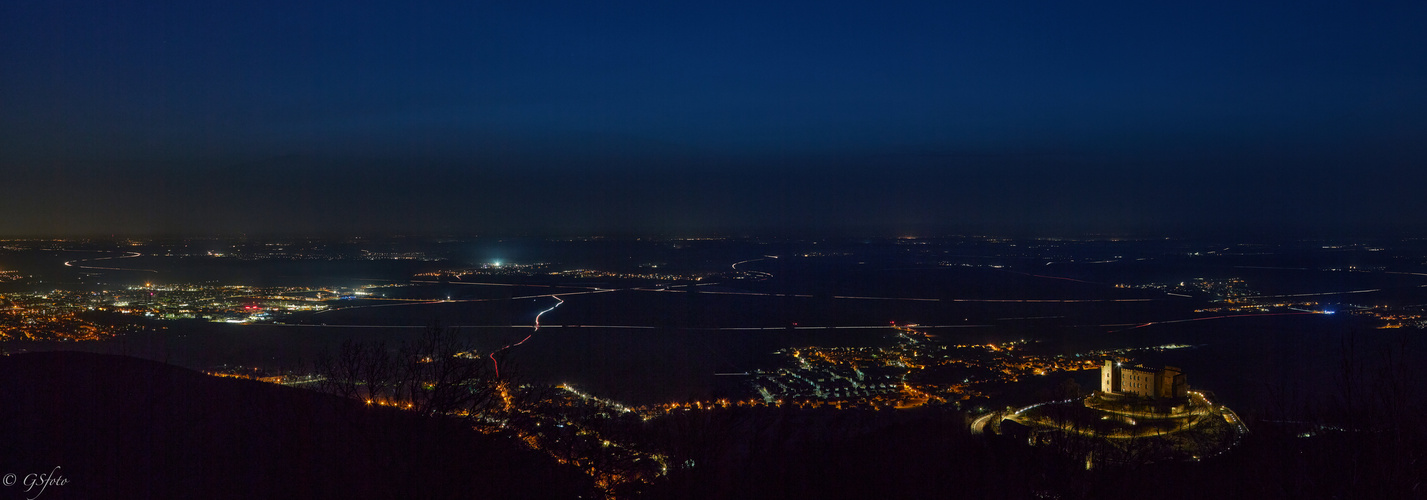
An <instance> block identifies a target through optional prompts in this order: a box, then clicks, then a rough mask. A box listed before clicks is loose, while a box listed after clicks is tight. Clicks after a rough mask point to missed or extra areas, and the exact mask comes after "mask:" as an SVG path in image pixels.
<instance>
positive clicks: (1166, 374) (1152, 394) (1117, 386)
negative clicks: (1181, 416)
mask: <svg viewBox="0 0 1427 500" xmlns="http://www.w3.org/2000/svg"><path fill="white" fill-rule="evenodd" d="M1100 392H1103V393H1106V394H1132V395H1136V396H1141V397H1146V398H1152V399H1169V398H1182V397H1185V396H1186V395H1187V394H1188V392H1189V384H1188V383H1186V382H1185V381H1184V373H1183V372H1181V371H1179V368H1176V367H1173V366H1166V367H1164V368H1149V367H1145V366H1143V365H1135V366H1124V364H1123V363H1120V362H1117V361H1106V362H1105V365H1104V366H1101V367H1100Z"/></svg>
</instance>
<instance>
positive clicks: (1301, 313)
mask: <svg viewBox="0 0 1427 500" xmlns="http://www.w3.org/2000/svg"><path fill="white" fill-rule="evenodd" d="M1304 314H1321V313H1316V312H1291V313H1263V314H1227V315H1223V316H1211V317H1208V318H1189V319H1171V320H1166V321H1151V322H1149V323H1140V324H1138V325H1135V326H1132V327H1129V328H1123V329H1120V330H1115V331H1112V332H1110V333H1119V332H1124V331H1129V330H1134V329H1137V328H1144V327H1146V326H1153V325H1166V324H1170V323H1188V322H1191V321H1209V320H1215V319H1230V318H1255V317H1267V316H1300V315H1304ZM1100 326H1125V325H1100Z"/></svg>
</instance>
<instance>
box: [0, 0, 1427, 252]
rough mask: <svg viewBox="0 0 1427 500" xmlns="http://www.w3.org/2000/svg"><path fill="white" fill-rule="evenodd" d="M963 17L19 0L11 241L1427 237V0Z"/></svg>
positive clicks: (1047, 6)
mask: <svg viewBox="0 0 1427 500" xmlns="http://www.w3.org/2000/svg"><path fill="white" fill-rule="evenodd" d="M294 3H301V4H303V5H293V4H294ZM956 3H957V2H838V1H820V2H772V3H770V2H743V1H721V2H708V3H702V4H696V5H688V4H686V3H682V2H642V1H621V2H589V1H586V2H553V1H521V2H479V1H475V2H404V3H401V4H397V3H395V2H392V3H391V4H390V5H370V4H365V3H362V2H322V1H314V2H277V1H244V2H236V1H221V2H220V1H213V2H124V1H115V2H88V1H85V2H77V1H64V0H45V1H28V0H11V1H8V2H5V3H4V4H3V5H0V175H3V177H4V179H5V180H6V181H5V182H4V183H3V185H0V214H3V217H0V235H3V234H41V233H50V234H58V233H101V234H103V233H213V232H220V233H232V232H293V231H324V232H386V231H455V232H472V233H479V234H490V233H508V232H516V233H532V234H545V233H565V232H574V233H592V232H611V231H613V232H625V233H644V232H661V233H669V234H690V235H692V234H707V233H716V232H721V233H742V232H782V233H787V232H806V231H843V232H847V231H851V232H862V233H877V234H892V233H907V232H913V233H934V232H943V231H973V230H974V231H990V232H1012V233H1039V234H1048V233H1058V234H1067V233H1077V232H1085V231H1091V232H1141V233H1145V232H1170V233H1173V232H1205V231H1263V230H1275V231H1282V232H1287V233H1295V234H1296V233H1302V234H1304V235H1317V234H1318V233H1324V234H1326V233H1343V232H1346V233H1355V232H1382V231H1396V232H1399V233H1404V234H1412V232H1413V231H1418V230H1421V229H1425V228H1427V202H1424V201H1423V199H1424V197H1423V194H1422V193H1423V188H1424V187H1427V173H1424V172H1423V170H1424V169H1423V167H1427V29H1424V26H1427V4H1424V3H1423V2H1397V3H1386V2H1382V3H1377V2H1367V3H1361V2H1360V3H1349V2H1302V1H1299V2H1249V3H1248V4H1247V5H1246V4H1245V2H1215V1H1208V2H1195V3H1192V4H1185V5H1182V6H1160V5H1146V4H1147V2H1096V3H1093V5H1092V4H1086V5H1081V4H1069V3H1066V2H1015V1H1010V2H992V3H988V4H989V5H984V6H969V5H953V4H956ZM1148 3H1153V2H1148Z"/></svg>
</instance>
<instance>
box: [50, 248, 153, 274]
mask: <svg viewBox="0 0 1427 500" xmlns="http://www.w3.org/2000/svg"><path fill="white" fill-rule="evenodd" d="M143 256H144V254H141V253H139V252H126V253H125V254H124V255H120V256H117V257H96V258H93V259H75V260H69V261H65V263H64V265H65V267H77V268H80V269H102V270H105V271H142V272H146V273H156V272H158V271H156V270H153V269H136V268H129V267H99V266H81V265H79V264H76V262H89V261H95V260H113V259H132V258H134V257H143Z"/></svg>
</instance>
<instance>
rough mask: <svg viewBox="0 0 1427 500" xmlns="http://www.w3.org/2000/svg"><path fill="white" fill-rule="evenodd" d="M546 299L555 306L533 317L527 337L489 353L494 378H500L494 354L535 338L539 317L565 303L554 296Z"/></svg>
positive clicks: (497, 362)
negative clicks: (531, 328)
mask: <svg viewBox="0 0 1427 500" xmlns="http://www.w3.org/2000/svg"><path fill="white" fill-rule="evenodd" d="M548 297H550V298H552V299H555V300H556V301H557V302H555V305H553V306H550V308H549V309H546V310H544V311H540V313H538V314H536V315H535V328H534V329H533V330H531V331H530V334H529V335H526V336H525V338H523V339H520V342H516V343H514V344H509V345H506V346H505V347H502V348H500V349H496V350H494V351H491V355H490V358H491V366H494V367H495V376H496V378H500V362H499V361H496V360H495V355H496V353H498V352H501V351H504V350H506V349H510V348H512V347H515V346H518V345H520V344H524V343H525V341H527V340H530V337H534V336H535V332H538V331H540V317H541V316H544V315H545V313H548V312H550V311H554V310H555V308H556V307H560V304H564V303H565V301H564V299H561V298H560V297H556V296H554V295H548Z"/></svg>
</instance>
